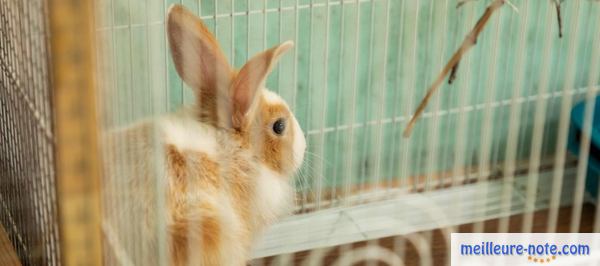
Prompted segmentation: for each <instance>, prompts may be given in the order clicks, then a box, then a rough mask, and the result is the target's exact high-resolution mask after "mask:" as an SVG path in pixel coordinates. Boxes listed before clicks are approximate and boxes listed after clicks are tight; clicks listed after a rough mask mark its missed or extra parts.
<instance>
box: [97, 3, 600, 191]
mask: <svg viewBox="0 0 600 266" xmlns="http://www.w3.org/2000/svg"><path fill="white" fill-rule="evenodd" d="M180 2H182V3H183V4H185V5H186V6H187V7H188V8H190V9H192V10H194V11H195V12H196V13H199V14H200V15H201V16H202V17H203V18H204V20H205V22H206V23H207V25H209V27H211V29H212V30H213V32H216V35H217V39H218V40H219V42H220V43H221V46H222V47H223V49H224V51H225V53H226V54H227V56H228V58H229V60H230V61H231V62H233V64H234V65H235V66H236V67H241V66H242V65H243V63H244V62H245V61H246V60H247V59H248V57H249V56H252V55H254V54H256V53H258V52H260V51H262V50H264V49H265V48H268V47H271V46H273V45H275V44H277V43H280V42H282V41H285V40H294V41H295V43H296V49H295V50H294V51H292V52H290V53H289V54H288V55H285V57H283V59H282V61H281V63H280V65H279V67H278V68H277V69H276V70H275V71H274V73H273V74H272V75H271V76H270V77H269V79H268V82H267V87H268V88H270V89H272V90H274V91H276V92H278V93H280V94H281V95H282V96H283V97H284V98H285V99H286V100H287V101H288V102H289V103H290V105H291V106H292V108H293V109H294V112H295V114H296V116H297V117H298V119H299V121H300V124H301V125H302V127H303V128H304V130H305V133H307V134H308V135H307V139H308V142H309V151H310V154H309V155H307V157H308V158H307V164H305V167H304V169H303V173H304V176H305V177H306V180H304V181H306V182H303V181H302V182H301V181H298V186H299V187H302V188H306V189H308V190H311V188H312V191H313V192H314V191H315V189H314V188H315V186H318V184H319V183H320V181H322V183H321V184H322V186H323V187H331V186H332V185H340V184H342V183H343V182H344V181H352V182H353V183H354V184H357V183H366V182H370V181H383V180H392V179H397V178H406V177H407V176H413V175H421V174H427V173H434V172H439V171H448V170H452V169H454V166H455V165H458V166H467V165H478V164H480V161H481V160H485V161H486V162H488V163H490V164H491V165H492V166H493V165H496V164H498V163H499V162H502V161H503V160H504V158H505V151H506V145H507V137H508V130H509V123H508V122H509V115H510V108H511V105H510V99H511V98H513V97H515V98H517V99H518V102H519V104H518V106H519V107H520V110H521V113H520V115H519V116H518V117H519V118H520V126H519V127H518V128H516V130H518V144H517V145H518V155H517V157H518V158H520V159H526V158H529V156H530V154H529V153H530V152H529V150H530V145H531V138H532V137H531V131H532V127H533V122H534V114H535V108H536V103H537V100H538V98H540V99H541V101H545V103H546V104H547V105H546V108H545V110H546V115H545V118H544V121H545V124H544V128H545V130H544V136H543V137H544V145H543V149H542V157H544V156H547V155H551V154H553V153H554V146H555V143H556V131H557V123H558V116H559V111H560V103H561V101H562V99H563V95H564V94H563V93H562V91H563V90H565V89H566V90H567V91H568V92H571V93H573V94H572V95H573V97H575V100H577V99H580V98H581V97H582V96H583V93H584V92H585V90H578V89H580V88H585V87H586V86H588V85H589V84H590V81H589V80H588V76H589V75H590V73H589V71H588V69H589V67H590V62H591V60H592V58H591V47H592V45H593V44H592V42H593V37H594V36H597V35H598V34H600V3H594V2H593V1H587V0H573V1H565V2H564V3H563V8H562V14H563V24H564V27H563V28H564V37H563V38H562V39H559V38H558V32H557V29H558V27H557V22H556V14H555V10H554V6H552V5H551V4H550V3H551V1H547V0H513V2H514V4H515V5H516V6H517V7H518V8H519V13H516V12H515V11H513V10H512V9H510V8H509V7H508V6H506V7H504V8H503V9H502V10H500V11H499V12H498V13H496V14H495V15H494V17H493V18H492V20H491V21H490V23H489V25H488V26H487V27H486V29H485V30H484V31H483V33H482V34H481V36H480V37H479V39H478V40H477V45H476V46H475V47H474V48H473V49H472V50H471V51H470V53H469V54H468V56H466V57H465V58H463V60H462V62H461V64H460V68H459V71H458V75H457V79H456V81H455V82H454V84H452V85H448V84H447V83H444V85H443V86H442V87H441V89H440V93H439V94H437V96H436V97H434V98H433V101H432V102H431V104H430V106H429V107H428V109H427V111H428V112H434V111H436V110H437V111H439V112H440V113H439V114H440V115H439V116H425V117H424V118H422V119H421V121H420V122H419V123H418V125H417V126H416V127H415V130H414V132H413V135H412V137H411V138H410V139H408V140H407V139H403V138H402V137H401V132H402V130H403V129H404V127H405V125H406V122H407V119H408V118H409V117H410V115H411V114H412V112H413V111H414V109H415V106H416V104H417V103H418V101H419V100H420V99H421V98H422V96H423V95H424V93H425V90H426V89H427V87H428V86H429V85H430V84H431V83H432V82H433V80H434V79H435V78H436V75H437V74H438V73H439V71H440V70H441V68H442V67H443V65H444V64H445V63H446V61H447V60H448V59H449V58H450V56H451V55H452V53H453V52H454V51H455V49H456V48H457V47H458V46H459V45H460V43H461V42H462V40H463V38H464V36H465V35H466V34H467V32H468V31H469V30H470V29H471V28H472V26H473V25H474V24H475V22H476V21H477V19H478V18H479V16H480V15H481V14H482V13H483V11H484V9H485V7H486V5H487V4H488V3H489V1H487V0H478V1H475V2H469V3H467V4H465V5H464V6H463V7H461V8H459V9H457V8H456V4H457V0H420V1H419V0H390V1H386V0H374V1H363V0H361V1H359V4H357V1H344V3H343V4H340V2H339V1H330V2H329V4H330V5H329V7H327V2H326V1H322V0H321V1H312V2H311V1H298V2H296V1H290V0H282V1H273V0H269V1H238V0H234V1H204V0H201V1H193V0H182V1H172V0H167V1H164V2H163V1H160V0H152V1H150V0H146V1H143V0H129V1H127V0H119V1H117V0H113V1H109V0H106V1H98V7H97V14H98V16H97V21H98V25H97V28H98V39H99V43H101V44H103V45H100V48H99V65H100V67H101V71H103V75H104V76H103V77H106V78H102V80H100V81H99V83H100V85H101V88H104V91H103V92H101V93H103V97H104V98H105V99H104V108H105V110H110V111H108V113H110V114H109V115H107V116H106V117H104V119H103V121H104V123H105V125H106V126H112V125H118V124H126V123H130V122H132V121H135V120H137V119H140V118H142V117H146V116H148V115H151V114H153V113H154V114H156V113H164V112H166V111H168V110H175V109H177V108H178V107H179V106H181V105H182V104H187V103H191V102H192V101H193V94H192V92H191V91H190V90H189V88H186V87H185V86H184V85H183V84H182V82H181V80H180V79H179V78H178V77H177V74H176V72H175V69H174V67H173V65H172V63H171V60H170V57H169V56H168V54H167V52H166V42H165V34H164V24H163V21H164V13H165V8H166V7H168V6H169V5H170V4H172V3H180ZM311 3H312V5H313V7H312V8H310V5H311ZM577 5H578V6H579V7H578V8H576V6H577ZM265 7H266V10H267V12H266V13H265V12H263V10H264V9H265ZM388 7H389V8H388ZM280 8H281V10H282V11H278V10H279V9H280ZM327 10H329V12H327ZM247 11H249V15H248V13H247ZM232 12H233V16H230V15H231V14H232ZM215 14H216V15H217V18H216V19H215V17H214V16H215ZM521 37H522V38H521ZM570 43H573V47H572V50H573V51H574V58H573V61H572V64H569V63H568V59H569V51H570V50H569V49H570ZM546 51H547V52H546ZM594 60H600V59H599V58H596V59H594ZM115 66H116V67H115ZM569 69H571V70H572V71H573V73H574V80H572V81H570V80H568V79H567V75H566V74H568V71H569ZM592 83H593V84H598V81H593V82H592ZM567 95H569V97H570V95H571V94H567ZM538 96H539V97H538ZM463 107H464V108H463ZM488 107H489V108H488ZM461 110H464V111H461ZM106 113H107V112H106V111H105V114H106ZM365 123H366V126H365ZM352 124H355V125H356V126H357V127H349V125H352ZM482 133H488V134H483V136H484V137H483V138H482ZM486 139H489V143H490V145H491V146H490V145H485V147H484V145H483V144H482V141H483V143H487V142H486Z"/></svg>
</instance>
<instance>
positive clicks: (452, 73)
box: [448, 60, 460, 84]
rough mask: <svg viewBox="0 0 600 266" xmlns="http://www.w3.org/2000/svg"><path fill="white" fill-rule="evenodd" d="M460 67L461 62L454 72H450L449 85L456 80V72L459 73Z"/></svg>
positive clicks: (455, 66)
mask: <svg viewBox="0 0 600 266" xmlns="http://www.w3.org/2000/svg"><path fill="white" fill-rule="evenodd" d="M459 65H460V60H459V61H458V62H456V65H454V66H453V67H452V71H451V72H450V77H449V78H448V84H452V82H454V80H455V79H456V71H458V66H459Z"/></svg>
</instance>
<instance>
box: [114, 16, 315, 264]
mask: <svg viewBox="0 0 600 266" xmlns="http://www.w3.org/2000/svg"><path fill="white" fill-rule="evenodd" d="M166 28H167V37H168V43H169V48H170V51H171V55H172V59H173V62H174V65H175V68H176V70H177V73H178V74H179V76H180V77H181V78H182V80H183V81H184V82H185V83H186V84H187V85H188V86H189V87H190V88H191V89H192V90H193V91H194V93H195V96H196V102H195V104H194V106H193V107H190V108H184V109H182V110H180V111H178V112H175V113H171V114H167V115H165V116H164V117H160V118H156V119H154V120H153V121H152V122H143V123H141V124H138V125H135V126H132V127H131V128H129V129H128V130H126V131H123V132H121V133H120V135H121V140H120V143H125V144H126V146H128V147H126V148H121V149H128V153H130V154H133V155H131V157H133V158H134V161H136V162H137V161H140V162H139V163H136V164H135V165H129V166H127V167H129V168H135V169H133V170H129V172H128V173H130V174H131V175H133V176H134V177H132V178H130V179H131V180H130V185H129V186H130V187H131V188H132V189H133V190H134V192H131V193H132V194H134V196H133V197H134V198H136V199H135V201H136V202H137V203H136V204H137V205H138V207H140V208H141V209H143V211H142V214H143V215H142V216H143V217H144V222H143V224H144V226H143V227H144V228H146V229H144V230H145V231H144V232H143V233H140V234H141V235H144V236H145V237H146V238H148V239H149V240H148V241H150V242H152V243H151V244H150V245H151V246H153V247H154V248H156V247H158V246H160V244H159V243H160V242H159V237H158V236H156V235H157V233H156V231H161V230H162V231H164V232H166V244H164V247H165V249H166V250H167V255H166V257H167V258H168V259H167V260H168V261H167V262H168V264H169V265H234V266H235V265H245V264H246V261H247V260H248V259H249V255H250V250H251V248H252V244H253V241H254V240H255V239H256V237H257V236H258V235H259V234H260V233H261V232H262V231H264V229H265V228H266V227H267V226H268V225H269V224H272V223H273V222H274V221H275V220H276V219H277V218H278V217H280V216H281V215H284V214H286V213H288V212H289V211H290V210H291V207H292V206H293V203H294V190H293V188H292V186H291V185H290V181H291V180H290V177H291V176H292V175H293V174H294V173H295V172H296V171H297V170H298V169H299V167H300V166H301V164H302V161H303V158H304V152H305V150H306V141H305V138H304V133H303V132H302V129H301V128H300V125H299V123H298V121H297V120H296V118H295V117H294V114H293V113H292V112H291V111H290V108H289V107H288V105H287V104H286V102H285V101H284V100H283V99H282V98H281V97H280V96H278V95H277V94H275V93H273V92H271V91H269V90H267V89H266V88H265V87H264V84H265V80H266V77H267V75H268V74H269V73H270V71H271V70H272V69H273V67H274V65H275V64H276V63H277V61H278V59H279V58H280V57H281V56H282V55H283V54H284V53H285V52H286V51H288V50H289V49H291V48H292V47H293V43H292V42H291V41H288V42H284V43H282V44H280V45H277V46H275V47H273V48H270V49H268V50H266V51H264V52H262V53H260V54H258V55H255V56H254V57H252V58H251V59H250V60H249V61H248V62H247V63H246V64H245V65H244V66H243V67H242V68H241V69H240V70H235V69H234V68H233V67H231V66H230V65H229V64H228V63H227V60H226V58H225V55H224V54H223V52H222V51H221V49H220V47H219V44H218V43H217V41H216V39H215V37H214V36H213V35H212V34H211V33H210V31H209V30H208V29H207V27H206V26H205V25H204V23H203V22H202V21H201V19H200V18H199V17H197V16H195V15H194V14H193V13H191V12H190V11H188V10H187V9H185V8H184V7H183V6H181V5H177V4H175V5H172V6H171V7H170V8H169V10H168V17H167V21H166ZM152 132H155V133H152ZM153 134H154V135H153ZM153 139H154V140H153ZM112 143H113V145H119V144H116V143H119V142H115V141H113V142H112ZM153 143H154V144H153ZM154 146H157V147H158V148H159V150H156V149H155V148H153V147H154ZM151 154H158V156H157V157H158V158H160V159H161V160H164V165H165V167H164V169H163V176H164V179H162V182H163V184H164V191H160V190H159V191H158V192H159V193H161V192H164V195H165V196H164V205H165V210H160V208H159V207H157V205H156V203H155V202H156V201H157V199H156V197H157V196H156V195H155V194H156V191H155V190H153V189H154V186H153V185H151V183H152V181H151V180H150V179H151V178H149V177H148V176H150V175H149V174H140V173H150V172H151V171H152V167H153V166H152V164H151V162H152V159H153V157H152V155H151ZM155 158H156V157H155ZM138 176H145V177H142V178H139V177H138ZM159 178H160V177H159ZM159 183H160V182H159ZM117 186H119V185H117ZM161 189H162V188H161ZM130 215H132V214H130ZM132 216H136V215H132ZM160 219H162V220H163V223H162V224H164V227H165V228H160V225H159V224H161V223H159V222H158V220H160ZM128 222H131V221H128ZM126 223H127V221H126ZM130 227H131V228H130V229H128V230H141V229H139V228H137V227H136V226H130ZM105 229H106V228H105ZM109 238H110V237H109ZM123 245H126V244H123ZM158 249H160V248H158ZM146 250H151V249H146ZM155 250H156V249H155ZM147 253H150V254H145V255H142V256H141V257H143V259H144V260H146V262H145V263H142V264H143V265H147V263H157V262H156V261H155V260H154V259H149V258H150V257H151V256H154V255H156V254H154V253H155V252H147Z"/></svg>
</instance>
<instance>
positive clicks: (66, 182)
mask: <svg viewBox="0 0 600 266" xmlns="http://www.w3.org/2000/svg"><path fill="white" fill-rule="evenodd" d="M174 4H178V5H181V6H183V7H185V8H186V9H187V10H189V12H192V13H193V14H194V15H195V16H197V17H198V18H200V19H201V20H202V21H203V23H204V24H205V25H206V27H207V28H208V29H209V31H210V34H212V35H214V37H215V40H216V42H217V43H218V46H219V47H220V49H221V50H222V52H223V54H224V57H225V60H226V63H227V64H229V65H231V66H232V67H234V68H236V69H242V70H240V71H243V68H242V67H243V66H244V64H245V63H246V62H247V61H248V60H251V59H252V58H253V56H254V55H256V54H259V53H261V52H262V51H265V50H267V49H269V48H271V47H276V45H278V44H280V43H284V42H285V41H288V40H291V41H293V42H294V43H295V45H294V47H293V48H290V50H289V51H288V52H287V53H286V54H285V55H282V56H281V57H280V58H279V62H278V63H277V65H276V66H274V67H273V69H272V72H271V73H270V74H269V75H268V78H267V79H266V80H265V87H266V88H269V89H270V90H271V91H273V92H275V93H277V94H278V95H280V96H281V98H282V99H283V100H285V101H286V102H287V104H288V105H289V109H290V110H291V112H292V113H293V114H294V116H295V117H296V119H297V121H298V122H299V124H300V127H301V128H302V130H303V131H304V138H305V139H306V144H307V148H306V152H305V155H304V163H303V164H302V166H301V167H300V169H298V171H296V173H295V174H294V175H293V177H292V178H290V183H291V184H292V187H293V190H294V191H293V194H294V204H293V205H294V207H293V208H292V210H291V211H290V212H291V213H290V214H289V215H287V216H284V217H281V218H280V219H278V220H277V221H276V222H274V223H273V224H272V225H270V226H268V227H266V228H265V229H264V230H261V231H260V233H258V234H257V236H256V237H255V238H253V239H252V241H251V245H250V247H249V250H250V251H249V253H248V254H247V259H248V262H247V263H248V264H251V265H357V264H358V265H363V264H364V265H449V264H450V234H451V233H454V232H492V233H496V232H497V233H504V232H560V233H563V232H573V233H575V232H582V233H598V232H600V217H599V216H598V215H599V214H600V212H598V210H597V208H598V207H597V206H599V205H598V197H597V191H598V187H597V186H598V185H597V181H596V183H593V182H591V180H597V178H598V177H597V173H595V172H594V171H593V170H588V166H589V167H590V168H591V167H592V166H593V165H592V164H593V159H594V158H596V156H600V154H598V150H597V148H596V146H595V145H597V144H595V141H597V140H594V137H595V136H594V134H595V119H594V118H595V117H594V114H595V113H594V110H595V107H596V106H595V99H596V95H597V93H598V89H600V87H599V86H600V26H599V25H600V3H599V2H598V1H594V0H573V1H559V0H556V1H554V0H548V1H529V0H511V1H508V0H439V1H438V0H263V1H250V0H229V1H228V0H224V1H220V0H97V1H79V2H76V1H67V0H53V1H44V0H29V1H18V0H6V1H2V2H1V12H2V15H1V21H0V30H1V32H2V38H1V39H0V44H1V46H0V51H1V53H0V56H1V57H0V62H1V65H0V66H1V71H0V72H1V73H2V81H1V83H0V84H1V87H2V90H0V103H1V107H0V108H1V109H0V110H1V112H0V121H1V122H0V135H1V136H2V145H1V146H0V156H1V157H0V158H2V160H1V161H0V167H1V168H2V179H1V182H0V204H1V208H0V209H1V211H0V222H1V225H2V227H0V229H2V230H0V248H2V249H3V250H5V252H0V253H2V254H6V255H0V264H2V265H4V264H7V265H13V264H15V265H18V264H23V265H60V264H67V265H76V264H77V265H79V264H82V265H100V264H104V265H171V264H172V259H173V258H172V257H173V254H172V253H171V252H169V250H170V249H171V248H172V247H171V246H170V245H171V244H172V239H171V237H172V236H170V235H169V234H170V233H171V232H170V231H169V230H168V229H165V228H166V226H165V224H167V223H169V222H171V221H170V220H169V219H171V218H169V217H170V216H168V215H167V214H168V213H169V211H170V210H169V204H170V202H169V200H170V198H169V195H165V193H164V188H165V187H167V186H169V182H171V180H169V179H165V178H164V177H165V176H168V174H166V172H168V171H170V168H169V167H170V165H169V162H166V161H165V159H164V158H163V157H162V156H163V155H164V153H165V152H168V147H165V146H163V145H162V143H161V136H162V135H161V134H163V131H162V130H163V129H162V128H161V126H162V125H163V124H161V123H154V122H149V121H163V120H161V119H165V117H169V115H170V114H173V113H177V112H179V111H178V110H180V109H181V108H183V107H184V106H188V105H193V104H196V95H195V91H194V88H191V86H189V82H185V81H183V80H182V79H181V78H180V75H179V74H181V69H180V68H179V66H178V65H177V62H174V61H173V57H174V54H173V52H172V51H171V49H172V48H170V45H172V42H170V41H169V37H170V36H169V34H168V32H167V26H168V25H167V24H168V17H167V16H168V13H169V8H170V7H171V6H172V5H174ZM486 14H487V16H486ZM479 26H480V27H479ZM474 32H476V33H475V34H474ZM465 43H467V46H468V47H467V46H465ZM457 54H459V55H458V57H457ZM184 61H185V60H184ZM210 63H211V66H215V64H216V63H217V62H214V61H211V62H210ZM188 64H190V63H189V62H188ZM440 71H442V74H440ZM431 84H434V86H432V85H431ZM435 84H437V85H438V86H437V87H436V86H435ZM192 87H193V86H192ZM428 88H430V90H428ZM432 88H433V89H432ZM435 89H437V93H436V94H433V95H432V96H431V98H430V99H431V100H430V103H429V106H428V107H426V109H424V110H425V111H424V112H422V113H420V120H415V121H417V122H416V123H415V124H414V127H413V128H412V129H413V130H412V134H411V135H410V136H409V137H405V136H403V133H404V130H405V128H406V127H407V126H409V125H410V126H412V122H411V121H412V120H411V118H413V115H414V114H415V110H417V108H418V106H419V101H420V100H421V99H422V98H423V97H429V96H430V94H429V93H430V92H431V91H433V90H435ZM427 99H429V98H427ZM578 103H582V105H581V107H580V110H579V113H580V116H581V117H580V118H578V120H577V121H578V123H575V124H572V123H571V109H572V108H573V107H575V106H576V104H578ZM200 104H202V102H200ZM581 108H582V109H581ZM419 109H420V108H419ZM417 113H418V112H417ZM415 117H419V116H415ZM190 123H191V122H190ZM574 125H575V126H576V128H574ZM573 132H575V133H573ZM180 137H181V138H185V137H186V136H180ZM198 137H199V138H201V137H203V136H202V135H199V136H198ZM141 146H144V147H145V146H148V147H154V148H153V149H147V150H146V149H144V150H142V149H141V148H140V147H141ZM569 151H571V152H569ZM139 162H143V163H142V164H140V163H139ZM218 163H220V162H218ZM593 167H595V166H593ZM139 176H144V179H143V180H141V179H136V178H137V177H139ZM221 178H226V177H221ZM187 180H188V182H189V180H191V179H189V178H188V179H187ZM590 184H591V185H590ZM264 193H265V194H270V193H274V192H273V191H270V190H267V191H265V192H264ZM594 195H595V196H594ZM220 208H232V207H231V206H229V205H227V204H225V203H223V205H222V206H221V207H220ZM148 213H151V214H152V215H153V217H155V219H154V220H152V222H151V223H150V224H149V225H148V224H146V223H147V222H146V220H145V219H146V216H149V214H148ZM148 228H150V231H148ZM186 230H187V229H186ZM190 234H192V233H190ZM192 242H193V241H192ZM148 243H151V244H148ZM183 246H186V250H187V251H186V252H194V250H195V249H199V246H195V244H193V243H191V242H190V243H187V242H186V244H185V245H183ZM229 255H230V256H233V255H234V254H229ZM188 256H189V254H188ZM187 263H188V264H190V265H195V264H198V265H200V264H201V263H200V262H198V261H193V260H192V261H187ZM588 263H598V261H594V262H589V261H588ZM582 265H583V264H582Z"/></svg>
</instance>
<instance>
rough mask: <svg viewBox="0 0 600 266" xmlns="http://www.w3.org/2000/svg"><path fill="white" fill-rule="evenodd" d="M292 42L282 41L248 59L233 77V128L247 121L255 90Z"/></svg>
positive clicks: (261, 84) (258, 88) (261, 85)
mask: <svg viewBox="0 0 600 266" xmlns="http://www.w3.org/2000/svg"><path fill="white" fill-rule="evenodd" d="M293 46H294V43H293V42H291V41H287V42H284V43H282V44H280V45H277V46H275V47H272V48H271V49H269V50H266V51H264V52H262V53H260V54H258V55H255V56H254V57H252V59H250V60H249V61H248V62H247V63H246V64H245V65H244V66H243V67H242V69H241V70H240V72H239V73H238V74H237V76H236V77H235V79H234V81H233V84H232V89H233V95H232V97H233V98H232V104H233V106H232V111H233V113H232V117H231V119H232V120H231V122H232V126H233V128H235V129H238V130H239V129H241V128H242V127H243V126H244V123H245V122H247V121H246V119H247V117H246V115H247V114H248V111H249V110H250V107H251V106H252V104H253V103H254V101H255V100H256V98H257V97H256V96H257V92H258V91H259V90H260V88H262V87H263V86H264V82H265V80H266V79H267V76H268V75H269V73H271V70H272V69H273V67H274V66H275V64H276V63H277V60H279V57H280V56H281V55H283V53H285V52H286V51H287V50H289V49H290V48H292V47H293Z"/></svg>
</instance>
